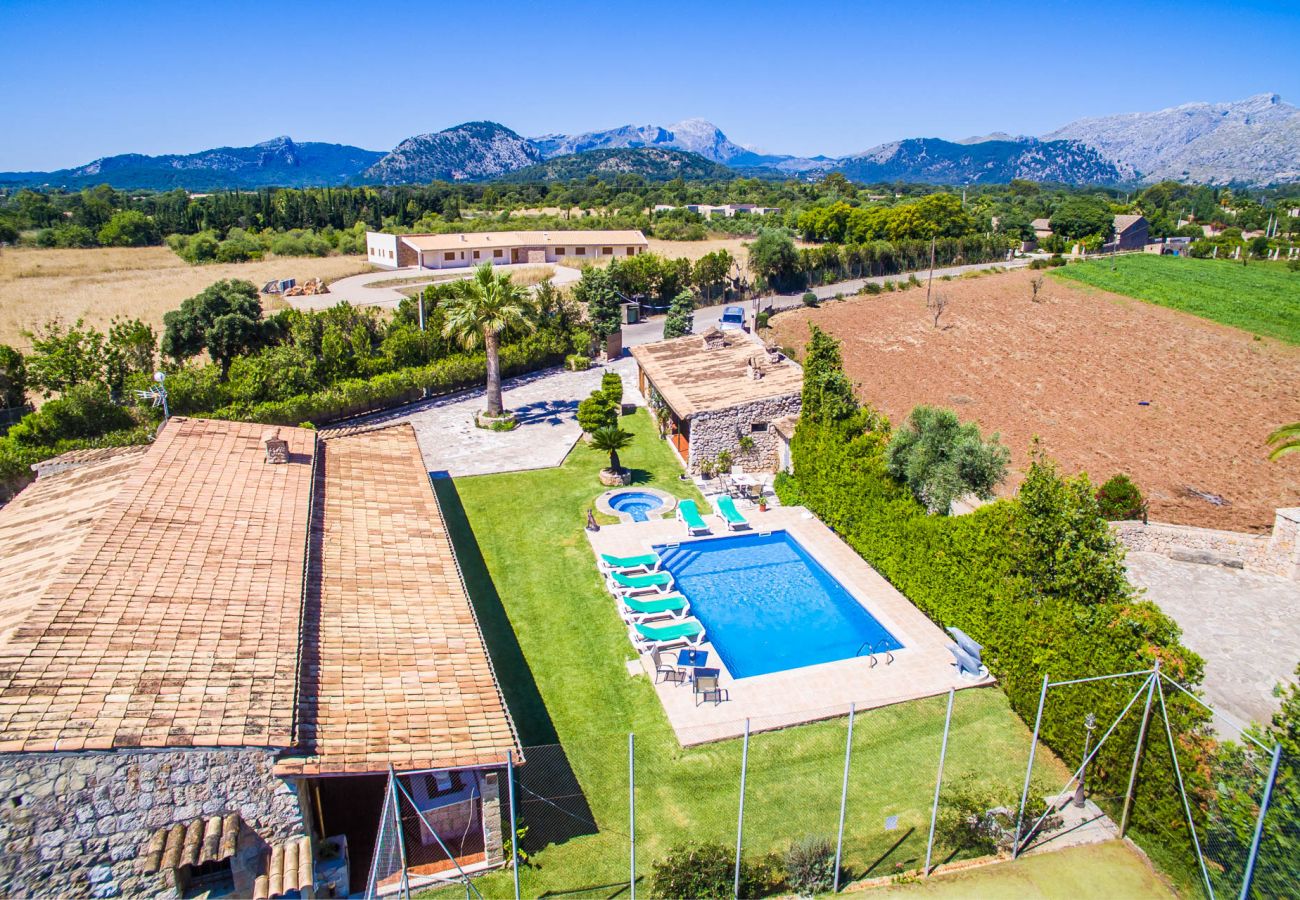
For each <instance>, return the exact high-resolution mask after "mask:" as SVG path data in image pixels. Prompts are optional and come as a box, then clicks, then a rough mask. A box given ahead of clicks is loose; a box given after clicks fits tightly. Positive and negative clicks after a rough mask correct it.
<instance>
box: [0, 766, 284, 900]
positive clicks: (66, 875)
mask: <svg viewBox="0 0 1300 900" xmlns="http://www.w3.org/2000/svg"><path fill="white" fill-rule="evenodd" d="M273 763H274V755H273V754H272V753H269V752H267V751H264V750H237V749H230V750H159V751H149V750H138V751H109V752H103V753H95V752H87V753H3V754H0V895H3V896H6V897H13V896H80V897H87V896H89V897H116V896H119V895H125V896H159V895H161V896H168V895H174V894H175V890H174V887H173V885H172V872H171V871H170V870H164V871H161V872H159V873H157V874H155V875H145V874H143V873H141V872H140V866H139V863H138V862H137V857H138V856H139V854H140V851H141V850H142V848H144V847H145V846H146V845H147V843H148V841H149V837H150V835H151V834H152V833H153V832H154V831H155V830H156V829H158V828H161V827H163V826H167V825H171V824H173V823H176V822H187V821H189V820H192V819H196V818H199V817H201V816H212V815H217V814H221V813H229V812H238V813H239V814H240V816H241V818H242V819H243V821H244V824H245V826H246V828H245V830H244V834H245V835H247V837H248V840H245V839H243V838H241V851H245V852H246V851H248V850H257V849H258V848H259V842H258V841H255V840H253V836H252V835H251V834H248V829H249V828H251V829H252V830H253V831H255V832H256V834H257V837H258V838H260V839H261V841H262V842H279V841H282V840H283V839H285V838H288V837H292V836H297V835H302V834H303V833H304V830H303V820H302V813H301V810H300V808H299V805H298V796H297V793H296V791H295V790H294V788H293V786H292V785H291V784H290V783H289V782H287V781H285V780H284V779H282V778H278V777H276V776H275V775H274V774H273V771H272V766H273ZM245 852H241V853H240V856H241V857H243V856H244V855H245ZM243 861H244V862H247V860H243Z"/></svg>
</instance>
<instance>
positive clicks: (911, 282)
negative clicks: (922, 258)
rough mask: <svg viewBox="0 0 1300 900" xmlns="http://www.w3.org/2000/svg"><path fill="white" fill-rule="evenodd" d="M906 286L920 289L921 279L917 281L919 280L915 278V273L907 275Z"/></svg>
mask: <svg viewBox="0 0 1300 900" xmlns="http://www.w3.org/2000/svg"><path fill="white" fill-rule="evenodd" d="M907 286H908V287H920V286H921V279H919V278H917V277H916V273H915V272H913V273H912V274H911V275H908V276H907Z"/></svg>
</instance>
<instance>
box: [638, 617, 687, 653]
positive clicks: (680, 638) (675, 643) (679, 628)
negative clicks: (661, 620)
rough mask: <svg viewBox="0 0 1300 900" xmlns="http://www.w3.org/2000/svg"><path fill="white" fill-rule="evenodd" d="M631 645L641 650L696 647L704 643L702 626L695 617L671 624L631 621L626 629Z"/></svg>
mask: <svg viewBox="0 0 1300 900" xmlns="http://www.w3.org/2000/svg"><path fill="white" fill-rule="evenodd" d="M628 636H629V637H631V639H632V643H633V645H634V646H635V647H636V648H637V649H638V650H641V651H645V650H648V649H649V648H651V647H654V646H659V647H660V648H663V649H667V648H669V647H698V646H699V645H700V644H702V643H704V626H703V625H701V624H700V623H699V622H698V621H696V620H695V619H687V620H686V621H684V622H676V623H674V624H672V625H641V624H637V623H635V622H634V623H633V624H632V627H631V628H630V629H628Z"/></svg>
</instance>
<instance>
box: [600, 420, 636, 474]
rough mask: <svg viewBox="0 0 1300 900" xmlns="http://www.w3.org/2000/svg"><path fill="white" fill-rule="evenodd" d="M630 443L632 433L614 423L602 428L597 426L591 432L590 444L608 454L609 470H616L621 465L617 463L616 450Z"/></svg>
mask: <svg viewBox="0 0 1300 900" xmlns="http://www.w3.org/2000/svg"><path fill="white" fill-rule="evenodd" d="M630 443H632V435H631V434H629V433H628V432H626V431H624V430H623V429H622V428H619V427H618V426H616V425H607V426H605V427H604V428H597V429H596V430H595V431H593V432H592V433H591V446H592V448H593V449H595V450H603V451H605V452H606V453H608V454H609V470H610V471H611V472H618V471H620V470H621V469H622V466H620V465H619V464H618V451H620V450H622V449H624V448H626V447H627V445H628V444H630Z"/></svg>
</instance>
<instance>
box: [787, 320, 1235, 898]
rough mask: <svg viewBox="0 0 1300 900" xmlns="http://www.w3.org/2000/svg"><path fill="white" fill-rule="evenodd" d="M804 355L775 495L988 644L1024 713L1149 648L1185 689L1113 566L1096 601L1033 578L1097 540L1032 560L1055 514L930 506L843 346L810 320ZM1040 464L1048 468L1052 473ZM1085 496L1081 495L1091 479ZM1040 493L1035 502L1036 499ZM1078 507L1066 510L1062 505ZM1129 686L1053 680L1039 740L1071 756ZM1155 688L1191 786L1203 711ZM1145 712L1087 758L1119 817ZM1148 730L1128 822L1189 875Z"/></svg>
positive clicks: (1145, 660) (1100, 791) (1135, 665)
mask: <svg viewBox="0 0 1300 900" xmlns="http://www.w3.org/2000/svg"><path fill="white" fill-rule="evenodd" d="M805 363H806V367H805V378H804V398H803V412H802V414H801V416H800V421H799V425H798V427H797V429H796V432H795V436H794V439H793V442H792V447H791V453H792V461H793V467H794V473H795V474H794V476H793V477H787V478H782V479H780V480H779V481H778V483H777V492H778V495H779V496H780V497H781V499H782V502H783V503H784V502H790V501H797V502H798V503H800V504H801V505H803V506H806V507H807V508H808V509H810V510H811V511H812V512H813V513H815V514H816V515H817V516H818V518H820V519H821V520H822V521H823V522H824V523H825V524H826V525H827V526H828V527H830V528H831V529H833V530H834V531H835V532H836V533H837V534H839V535H840V536H841V537H842V538H843V539H844V540H845V541H846V542H847V543H848V544H849V545H850V546H852V547H853V549H854V550H856V551H857V552H858V553H859V554H860V555H861V556H862V557H863V558H864V559H865V560H866V561H867V562H869V563H870V564H871V565H872V567H873V568H875V569H876V570H877V571H878V572H879V573H880V574H881V575H882V576H883V577H885V578H886V579H887V580H888V581H889V582H890V583H891V584H893V585H894V586H895V587H896V588H898V590H899V591H901V592H902V593H903V594H904V595H905V596H906V597H907V598H908V600H910V601H911V602H912V603H913V604H914V605H915V606H916V607H917V608H918V609H920V610H921V611H922V612H923V613H925V615H927V616H928V617H929V618H930V619H931V620H933V621H934V622H935V623H936V624H938V625H940V626H941V627H948V626H955V627H957V628H960V629H961V630H963V631H965V632H966V633H967V634H969V635H970V636H971V637H973V638H974V639H975V640H976V641H978V642H979V643H981V644H983V645H984V648H985V649H984V661H985V663H986V664H987V665H988V667H989V670H990V672H991V673H992V674H993V675H994V676H995V677H996V678H997V680H998V684H999V686H1000V687H1001V688H1002V690H1003V691H1004V692H1005V693H1006V694H1007V696H1008V698H1009V699H1010V702H1011V706H1012V708H1013V709H1014V710H1015V711H1016V712H1017V713H1018V714H1019V715H1020V717H1021V718H1022V719H1023V720H1024V721H1025V722H1026V723H1027V724H1029V725H1030V726H1031V727H1032V725H1033V723H1034V720H1035V717H1036V714H1037V709H1038V700H1039V693H1040V690H1041V687H1042V682H1043V676H1044V675H1049V676H1050V677H1051V678H1052V680H1053V681H1061V680H1065V679H1074V678H1087V677H1090V676H1095V675H1108V674H1116V673H1122V672H1130V671H1134V670H1140V669H1145V668H1149V667H1151V666H1152V665H1153V664H1154V662H1155V661H1156V660H1157V659H1158V660H1160V662H1161V666H1162V668H1163V671H1164V672H1166V673H1167V674H1168V675H1169V676H1170V677H1172V678H1174V679H1176V680H1178V681H1179V682H1180V683H1182V684H1184V685H1186V686H1188V687H1190V688H1192V689H1195V687H1196V685H1197V684H1199V682H1200V679H1201V673H1202V661H1201V659H1200V657H1198V656H1197V655H1196V654H1194V653H1192V652H1191V651H1189V650H1188V649H1187V648H1185V647H1183V646H1182V645H1181V644H1180V643H1179V639H1180V631H1179V629H1178V626H1177V625H1176V623H1175V622H1174V621H1173V620H1172V619H1170V618H1169V617H1168V616H1166V615H1164V614H1163V613H1162V612H1161V611H1160V610H1159V609H1158V608H1157V607H1156V606H1155V605H1154V604H1152V603H1150V602H1147V601H1143V600H1138V599H1135V596H1136V592H1134V591H1133V589H1132V588H1131V586H1129V585H1128V584H1127V582H1126V581H1125V580H1124V578H1123V577H1122V573H1121V572H1114V573H1113V576H1109V577H1104V578H1098V579H1096V584H1095V585H1094V587H1096V586H1100V588H1101V590H1100V591H1094V592H1093V594H1092V596H1091V598H1090V599H1091V602H1085V601H1083V600H1082V599H1081V598H1080V597H1079V596H1077V595H1074V594H1067V595H1065V596H1061V595H1060V594H1059V593H1058V594H1051V593H1045V592H1044V591H1043V590H1041V585H1036V584H1035V583H1034V581H1033V580H1032V579H1033V578H1034V577H1036V573H1038V572H1040V571H1042V570H1044V569H1050V570H1055V571H1062V572H1071V571H1078V568H1079V567H1078V565H1071V563H1072V562H1073V563H1084V564H1085V568H1087V566H1090V565H1091V562H1092V560H1093V559H1094V558H1095V556H1096V548H1095V547H1087V546H1083V542H1082V540H1080V541H1078V542H1072V541H1070V540H1064V541H1062V543H1061V544H1059V545H1057V546H1055V547H1054V555H1053V556H1052V557H1051V558H1050V559H1041V558H1040V554H1039V553H1038V551H1037V550H1036V549H1035V548H1037V547H1038V546H1039V545H1037V544H1035V543H1033V539H1032V537H1031V535H1033V534H1038V533H1041V531H1042V526H1043V523H1045V522H1047V521H1048V520H1047V519H1046V518H1043V517H1044V516H1048V515H1050V514H1051V511H1048V512H1043V511H1042V510H1041V509H1039V510H1037V512H1036V515H1037V516H1039V518H1033V517H1032V515H1031V510H1033V509H1035V508H1034V507H1025V506H1022V504H1021V502H1020V499H1019V497H1017V498H1016V499H1011V500H1000V501H997V502H995V503H992V504H989V505H987V506H984V507H982V508H980V509H979V510H977V511H975V512H974V513H971V514H969V515H965V516H956V517H949V516H932V515H928V514H927V512H926V510H925V508H924V507H923V506H922V505H921V504H919V503H918V502H917V501H916V500H915V499H914V498H913V496H912V494H911V492H910V491H908V490H907V488H906V487H905V486H904V485H902V484H900V483H899V482H897V481H895V480H894V479H893V478H891V477H890V475H889V474H888V472H887V471H886V468H885V458H884V457H885V454H884V448H885V446H886V444H887V443H888V439H889V425H888V422H886V421H885V420H884V419H883V418H881V417H879V416H877V415H875V414H874V413H872V412H871V411H870V410H869V409H860V408H858V407H857V404H856V401H855V400H854V399H853V397H852V393H851V387H850V386H849V384H848V382H847V380H846V379H845V378H844V375H843V371H842V367H841V361H840V355H839V347H838V344H837V343H836V342H835V341H833V340H831V339H829V337H828V336H827V335H825V334H824V333H821V332H819V331H818V330H816V329H814V331H813V338H812V341H811V342H810V344H809V349H808V353H807V354H806V357H805ZM1051 477H1053V478H1058V479H1059V475H1056V474H1055V472H1054V470H1053V471H1052V474H1051ZM1063 493H1068V492H1063ZM1083 495H1084V496H1085V497H1087V498H1088V500H1089V501H1091V491H1090V490H1089V491H1085V492H1084V493H1083ZM1036 502H1037V504H1038V505H1041V496H1040V497H1039V498H1038V500H1037V501H1036ZM1079 512H1080V510H1078V509H1070V510H1068V511H1067V513H1068V514H1067V515H1064V518H1065V519H1068V518H1069V515H1078V514H1079ZM1094 512H1095V511H1094ZM1030 526H1034V527H1030ZM1098 532H1100V533H1101V534H1102V536H1103V537H1102V540H1105V541H1108V542H1109V541H1111V540H1112V538H1111V536H1110V535H1109V533H1108V532H1105V531H1104V530H1102V529H1096V528H1094V529H1093V533H1098ZM1112 546H1113V545H1112ZM1089 554H1092V555H1089ZM1072 556H1073V557H1075V559H1073V560H1072V559H1071V558H1070V557H1072ZM1044 563H1047V565H1044ZM1087 571H1096V570H1093V569H1087ZM1065 583H1066V584H1068V583H1069V582H1065ZM1140 683H1141V680H1140V678H1130V679H1125V680H1123V681H1118V682H1117V681H1102V682H1094V683H1090V684H1083V685H1077V686H1074V687H1070V688H1062V689H1056V690H1053V691H1052V692H1051V693H1050V695H1049V698H1048V703H1047V704H1046V706H1045V708H1044V712H1043V720H1042V727H1041V731H1040V735H1041V739H1042V740H1043V742H1044V743H1045V744H1046V745H1047V746H1048V747H1050V748H1051V749H1052V750H1053V751H1055V752H1056V753H1057V754H1058V755H1059V756H1060V757H1061V758H1062V759H1064V760H1065V761H1066V762H1067V763H1068V764H1069V765H1070V766H1071V768H1077V766H1078V765H1079V763H1080V762H1081V761H1082V744H1083V734H1084V730H1083V722H1084V718H1085V716H1086V715H1087V714H1088V713H1090V712H1091V713H1094V714H1095V715H1096V717H1097V721H1098V723H1100V728H1101V729H1105V728H1108V727H1109V726H1110V723H1111V722H1113V721H1114V719H1115V718H1116V717H1117V716H1118V715H1119V713H1120V712H1121V711H1122V709H1123V707H1124V705H1125V704H1126V703H1127V702H1128V700H1129V698H1130V697H1131V696H1132V695H1133V693H1134V691H1136V690H1137V689H1138V687H1139V685H1140ZM1166 694H1167V695H1168V696H1167V700H1168V705H1169V712H1170V719H1171V722H1172V727H1173V731H1174V735H1175V739H1176V742H1177V743H1178V745H1179V748H1180V749H1179V759H1180V762H1181V763H1182V765H1183V777H1184V779H1185V780H1187V781H1188V783H1189V788H1191V789H1192V790H1193V791H1194V792H1199V791H1201V790H1203V788H1204V787H1205V778H1204V773H1205V772H1206V771H1207V769H1206V766H1205V763H1206V762H1207V761H1208V754H1209V751H1210V743H1209V740H1208V738H1207V737H1206V733H1205V724H1206V723H1205V716H1204V715H1203V713H1202V711H1201V709H1200V708H1199V707H1196V706H1194V704H1193V703H1192V702H1191V701H1190V700H1188V699H1187V698H1186V697H1183V696H1180V695H1179V692H1178V691H1176V690H1174V691H1166ZM1140 713H1141V707H1140V705H1139V707H1138V709H1137V714H1136V715H1135V714H1132V713H1130V715H1129V716H1128V717H1127V718H1126V720H1125V721H1124V723H1123V724H1121V725H1120V726H1119V727H1118V729H1117V730H1116V732H1115V734H1114V735H1113V736H1112V737H1111V739H1110V740H1109V741H1108V742H1107V744H1106V749H1105V750H1104V751H1103V752H1102V753H1101V754H1099V756H1098V758H1097V760H1096V761H1095V762H1094V764H1093V765H1092V766H1091V767H1090V769H1089V783H1090V786H1091V788H1092V791H1093V796H1094V799H1098V801H1099V802H1101V803H1102V804H1103V806H1106V805H1107V804H1108V801H1107V800H1106V798H1111V800H1112V801H1113V802H1109V807H1110V808H1109V810H1108V811H1109V812H1110V813H1111V814H1112V815H1115V816H1118V814H1119V806H1120V804H1121V803H1122V798H1123V795H1124V793H1125V791H1126V788H1127V782H1128V776H1129V769H1130V766H1131V763H1132V758H1133V751H1134V748H1135V746H1136V740H1137V731H1138V726H1139V724H1140V719H1141V715H1140ZM1156 715H1158V710H1157V713H1156ZM1152 727H1153V729H1154V730H1153V732H1152V733H1151V736H1150V738H1149V740H1148V742H1147V745H1146V750H1145V753H1144V756H1143V763H1142V769H1141V774H1140V777H1139V780H1138V788H1137V799H1136V803H1135V804H1134V813H1133V829H1134V835H1135V836H1136V837H1138V838H1139V839H1141V840H1142V841H1143V842H1144V843H1145V844H1146V846H1147V849H1148V850H1149V852H1151V853H1152V855H1153V856H1155V857H1157V858H1158V859H1159V860H1160V861H1161V862H1162V863H1163V864H1165V865H1166V866H1167V867H1169V868H1171V869H1173V870H1174V871H1175V872H1177V873H1178V874H1180V875H1183V876H1184V877H1186V876H1187V875H1188V874H1189V873H1190V872H1191V871H1192V867H1193V866H1194V862H1193V859H1192V857H1191V855H1190V839H1189V835H1188V832H1187V827H1186V824H1185V821H1184V813H1183V809H1182V805H1181V800H1180V799H1179V796H1178V792H1177V789H1176V782H1175V776H1174V773H1173V770H1172V766H1171V760H1170V756H1169V751H1168V744H1167V742H1166V741H1164V740H1160V739H1159V738H1163V737H1164V735H1163V732H1164V729H1163V727H1162V725H1161V724H1160V723H1159V721H1158V720H1155V721H1153V725H1152ZM1098 736H1100V735H1098ZM1114 798H1120V799H1118V800H1115V799H1114Z"/></svg>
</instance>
